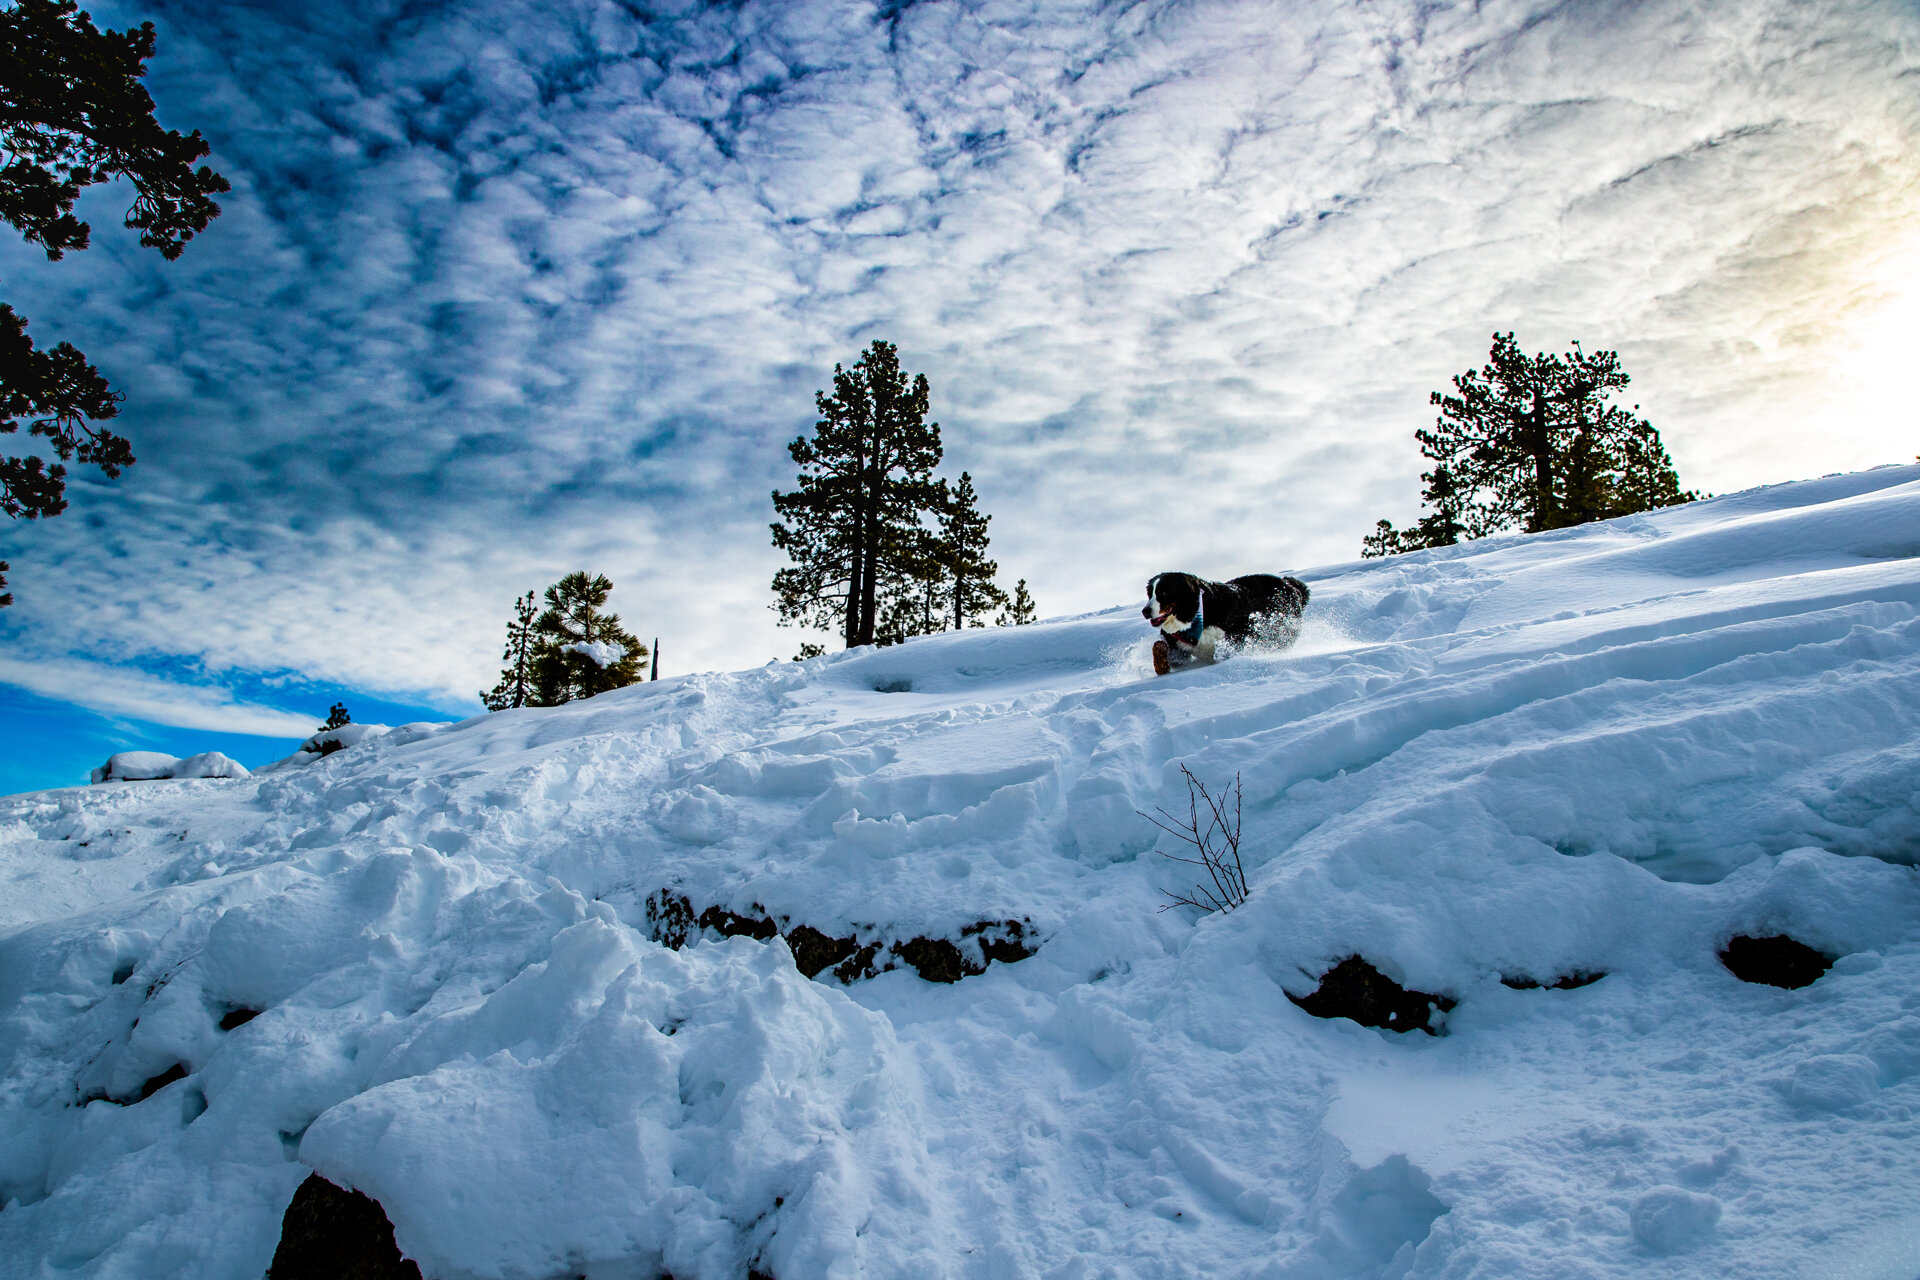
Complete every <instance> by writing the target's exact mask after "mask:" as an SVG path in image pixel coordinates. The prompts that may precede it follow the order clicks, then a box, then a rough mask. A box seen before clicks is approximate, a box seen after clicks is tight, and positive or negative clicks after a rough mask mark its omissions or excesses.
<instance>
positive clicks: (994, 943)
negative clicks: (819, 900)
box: [646, 889, 1037, 983]
mask: <svg viewBox="0 0 1920 1280" xmlns="http://www.w3.org/2000/svg"><path fill="white" fill-rule="evenodd" d="M752 909H753V910H754V911H755V912H758V913H759V914H757V915H740V914H738V913H737V912H733V911H729V910H727V909H726V908H724V907H717V906H714V907H708V908H706V909H705V910H704V911H701V912H700V913H699V914H698V915H695V914H694V910H693V903H692V902H691V901H689V900H688V899H687V898H685V897H682V896H679V895H676V894H674V893H672V892H670V891H668V890H666V889H661V890H660V891H658V892H657V893H655V894H653V896H651V897H649V898H648V899H647V900H646V912H647V926H648V931H649V932H650V933H651V934H652V936H653V939H654V941H656V942H658V943H660V945H662V946H664V947H669V948H672V949H674V950H676V951H677V950H679V949H680V948H681V947H683V946H685V945H686V944H687V942H688V941H689V940H690V939H692V938H693V937H694V935H695V934H696V933H698V932H700V931H702V930H707V931H711V932H713V933H717V934H720V935H721V936H722V937H727V938H753V939H756V940H758V941H760V942H766V941H768V940H770V939H771V938H773V937H774V936H775V935H776V934H784V936H785V938H786V940H787V946H788V948H789V949H790V950H791V951H792V952H793V963H794V967H795V968H797V969H799V971H800V972H801V973H802V974H804V975H806V976H807V977H809V978H813V977H817V976H819V975H820V974H822V973H825V972H827V971H828V970H831V971H832V972H833V976H834V977H836V978H838V979H839V980H840V981H841V982H843V983H852V982H858V981H860V980H862V979H864V978H871V977H873V976H874V975H875V974H877V973H883V972H885V971H886V970H889V969H893V968H896V967H898V964H899V963H905V964H907V965H910V966H911V967H912V968H913V969H914V970H915V972H917V973H919V975H920V976H921V977H922V978H925V979H926V980H927V981H929V982H958V981H959V980H960V979H961V978H964V977H969V976H971V975H973V974H976V973H984V972H985V971H986V967H987V965H988V964H989V963H991V962H993V961H996V960H997V961H999V962H1000V963H1002V964H1012V963H1014V962H1015V961H1019V960H1024V959H1026V958H1027V957H1028V956H1030V955H1032V954H1033V953H1034V951H1035V950H1036V949H1037V943H1035V942H1034V941H1032V940H1031V939H1030V938H1029V936H1028V933H1027V930H1028V928H1029V927H1030V926H1031V924H1032V921H1030V920H977V921H975V922H974V923H972V924H970V925H967V926H966V927H965V928H963V929H961V930H960V941H959V942H958V943H956V942H954V941H953V940H951V939H948V938H929V937H916V938H912V939H909V940H908V941H906V942H895V943H893V944H892V946H891V948H887V943H886V941H885V940H884V939H878V940H875V941H872V942H867V943H864V944H863V943H862V942H861V941H860V935H859V934H858V933H852V934H848V935H846V936H845V937H834V936H833V935H832V934H829V933H826V932H825V931H823V930H820V929H816V928H814V927H813V926H812V925H808V924H799V925H796V924H793V923H792V922H791V921H790V920H787V918H786V917H784V916H783V917H781V920H782V921H783V922H785V924H786V926H787V927H786V928H785V929H784V930H783V929H782V927H781V925H780V924H776V923H775V922H774V920H773V918H772V917H771V916H769V915H768V914H767V909H766V908H765V907H763V906H761V905H760V904H759V903H757V902H756V903H754V904H753V908H752ZM860 927H862V928H871V926H860ZM883 948H886V957H885V959H882V958H881V957H882V951H883Z"/></svg>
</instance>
